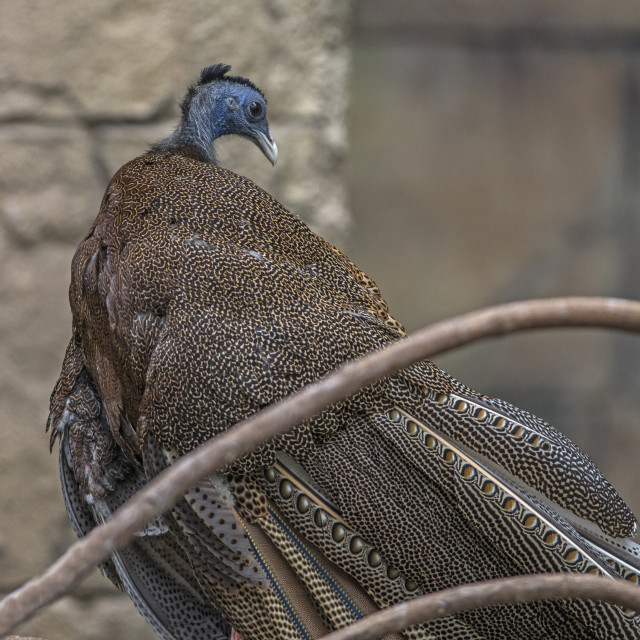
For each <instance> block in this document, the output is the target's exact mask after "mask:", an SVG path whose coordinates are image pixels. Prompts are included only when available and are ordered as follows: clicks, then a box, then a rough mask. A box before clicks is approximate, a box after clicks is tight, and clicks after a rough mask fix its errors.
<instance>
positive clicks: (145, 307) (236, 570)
mask: <svg viewBox="0 0 640 640" xmlns="http://www.w3.org/2000/svg"><path fill="white" fill-rule="evenodd" d="M229 71H230V67H229V66H228V65H223V64H216V65H212V66H210V67H207V68H205V69H203V70H202V72H201V74H200V76H199V78H198V80H197V81H196V82H195V83H194V84H193V85H192V86H191V87H190V88H189V89H188V91H187V93H186V95H185V97H184V98H183V100H182V102H181V116H180V121H179V123H178V125H177V127H176V129H175V131H174V132H173V133H172V134H171V135H170V136H169V137H168V138H166V139H164V140H162V141H160V142H158V143H156V144H154V145H152V146H151V148H150V149H149V150H148V151H146V152H145V153H143V154H142V155H140V156H139V157H137V158H135V159H133V160H131V161H130V162H128V163H126V164H125V165H124V166H122V167H121V168H120V169H119V170H118V171H117V172H116V174H115V175H114V176H113V178H112V180H111V181H110V183H109V185H108V186H107V188H106V192H105V194H104V197H103V200H102V203H101V206H100V210H99V213H98V216H97V218H96V220H95V222H94V223H93V225H92V226H91V229H90V230H89V232H88V233H87V235H86V236H85V237H84V239H83V240H82V241H81V242H80V245H79V246H78V249H77V251H76V253H75V255H74V258H73V261H72V269H71V271H72V278H71V285H70V290H69V299H70V305H71V310H72V316H73V322H72V337H71V339H70V342H69V345H68V347H67V350H66V353H65V356H64V359H63V364H62V370H61V373H60V377H59V379H58V381H57V382H56V384H55V386H54V389H53V392H52V395H51V403H50V413H49V419H48V425H47V428H48V429H49V430H50V434H51V439H50V446H51V448H53V447H54V443H55V442H56V441H57V440H59V441H60V445H59V468H60V477H61V484H62V492H63V496H64V501H65V505H66V509H67V512H68V515H69V518H70V520H71V523H72V525H73V527H74V529H75V532H76V534H77V535H78V536H84V535H86V534H87V533H88V532H89V531H91V530H92V529H93V528H95V527H96V526H98V525H99V524H100V523H102V522H104V521H105V520H106V519H108V518H109V517H110V515H111V514H112V513H113V512H114V511H115V510H116V509H117V508H118V507H120V506H121V505H122V504H124V503H125V502H126V500H127V499H128V498H129V497H130V496H131V495H133V494H134V493H135V492H136V491H137V490H139V489H140V488H141V487H143V486H144V485H145V484H146V483H147V482H148V481H149V479H150V478H153V477H154V476H155V475H157V474H158V473H160V472H161V471H163V470H164V469H166V468H169V467H171V465H172V464H174V463H175V461H176V460H178V459H179V458H180V457H181V456H183V455H185V454H187V453H189V452H190V451H192V450H194V449H195V448H196V447H197V446H199V445H200V444H202V443H203V442H205V441H207V440H209V439H210V438H212V437H214V436H216V435H217V434H220V433H222V432H224V431H226V430H227V429H229V428H230V427H231V426H232V425H234V424H236V423H238V422H239V421H241V420H243V419H245V418H247V417H249V416H251V415H253V414H254V413H256V412H257V411H259V410H261V409H262V408H264V407H267V406H269V405H272V404H273V403H275V402H277V401H278V400H280V399H282V398H284V397H286V396H288V395H290V394H291V393H293V392H295V391H297V390H299V389H301V388H302V387H304V386H305V385H308V384H310V383H313V382H314V381H316V380H318V379H320V378H322V377H323V376H325V375H327V374H328V373H329V372H330V371H332V370H333V369H335V368H336V367H338V366H339V365H341V364H342V363H344V362H346V361H348V360H352V359H354V358H358V357H360V356H363V355H364V354H367V353H369V352H371V351H374V350H377V349H381V348H384V347H386V346H388V345H391V344H393V343H395V342H397V341H399V340H403V339H404V338H405V336H406V332H405V330H404V328H403V326H402V325H401V324H400V322H398V321H397V320H396V319H395V318H394V317H393V316H392V315H391V313H390V311H389V308H388V305H387V304H386V302H385V300H384V298H383V297H382V295H381V292H380V290H379V288H378V287H377V285H376V284H375V282H374V280H372V279H371V278H370V277H369V276H368V275H366V274H365V273H364V272H363V271H361V270H360V269H359V268H358V267H357V266H356V265H355V264H354V263H353V262H352V261H351V260H350V259H349V258H348V257H347V256H346V255H345V254H344V253H343V252H342V251H341V250H340V249H338V248H336V247H335V246H333V245H332V244H330V243H329V242H328V241H326V240H325V239H323V238H322V237H320V236H319V235H317V234H315V233H314V232H312V231H311V230H310V229H309V228H308V227H307V226H306V225H305V224H304V223H303V222H302V221H301V220H299V219H298V218H297V217H296V216H295V215H293V214H292V213H290V212H289V211H288V210H287V209H286V208H285V207H284V206H283V205H282V204H280V203H279V202H278V201H277V200H276V199H275V198H273V197H272V196H271V195H269V194H268V193H267V192H266V191H264V190H263V189H261V188H260V187H259V186H257V185H256V184H254V183H253V182H252V181H251V180H249V179H247V178H245V177H242V176H240V175H237V174H235V173H233V172H231V171H229V170H227V169H224V168H222V167H220V166H218V163H217V160H216V155H215V150H214V142H215V140H217V138H219V137H221V136H224V135H236V136H240V137H244V138H246V139H248V140H250V141H252V142H253V143H255V144H256V145H257V146H258V148H259V149H260V150H261V151H262V153H263V154H264V155H265V157H266V158H267V159H268V160H269V161H270V162H271V163H273V164H275V162H276V160H277V157H278V148H277V145H276V143H275V141H274V138H273V136H272V135H271V132H270V129H269V125H268V121H267V103H266V100H265V97H264V94H263V93H262V91H261V90H260V89H258V87H257V86H256V85H255V84H254V83H253V82H251V81H250V80H248V79H246V78H243V77H239V76H232V75H229ZM636 526H637V525H636V519H635V517H634V515H633V513H632V512H631V510H630V509H629V507H628V506H627V505H626V504H625V502H624V501H623V499H622V498H621V497H620V496H619V494H618V493H617V492H616V490H615V489H614V488H613V486H612V485H611V484H609V482H608V481H607V480H606V479H605V478H604V477H603V475H602V474H601V472H600V471H599V470H598V469H597V468H596V466H595V465H594V463H593V462H592V461H591V460H590V459H589V457H588V456H587V455H586V454H584V453H583V452H582V451H581V450H580V449H579V448H578V447H577V446H576V445H574V444H573V443H572V442H571V441H570V440H568V439H567V438H566V437H565V436H563V435H562V434H561V433H560V432H558V431H557V430H556V429H554V428H553V427H552V426H550V425H549V424H548V423H547V422H545V421H544V420H542V419H539V418H537V417H535V416H534V415H532V414H531V413H529V412H527V411H524V410H521V409H518V408H517V407H515V406H513V405H511V404H509V403H507V402H505V401H502V400H499V399H496V398H492V397H489V396H486V395H484V394H482V393H478V392H475V391H473V390H471V389H470V388H468V387H466V386H465V385H464V384H462V383H461V382H459V381H457V380H456V379H454V378H453V377H452V376H450V375H449V374H447V373H446V372H444V371H443V370H441V369H440V368H438V367H437V365H435V364H434V363H432V362H431V361H428V360H424V361H421V362H419V363H417V364H415V365H413V366H411V367H409V368H407V369H405V370H403V371H401V372H399V373H397V374H394V375H390V376H388V377H386V378H384V379H382V380H379V381H377V382H376V383H373V384H371V385H369V386H368V387H366V388H364V389H362V390H360V391H359V392H357V393H355V394H353V395H352V396H350V397H349V398H347V399H346V400H344V401H342V402H339V403H337V404H334V405H332V406H330V407H328V408H326V409H325V410H324V411H322V412H321V413H320V414H319V415H317V416H315V417H314V418H312V419H309V420H307V421H305V422H303V423H302V424H300V425H298V426H297V427H296V428H294V429H293V430H292V431H290V432H289V433H286V434H283V435H280V436H278V437H276V438H275V439H273V440H272V441H270V442H268V443H267V444H264V445H262V446H261V447H259V448H258V449H256V450H254V451H252V452H251V453H249V454H246V455H245V456H243V457H242V458H240V459H239V460H237V461H235V462H234V463H232V464H231V465H229V466H228V467H226V468H225V469H224V470H223V471H221V472H219V473H216V474H213V475H211V476H209V477H206V478H203V479H202V480H201V481H199V482H198V483H197V484H196V485H195V486H193V487H192V488H191V489H190V490H189V491H187V492H186V493H185V494H184V496H183V498H182V499H181V500H180V501H179V502H178V503H177V504H176V505H175V506H174V507H173V508H172V509H170V510H169V511H168V512H167V513H165V514H162V515H160V516H158V517H157V518H156V519H155V520H154V521H153V522H151V523H150V524H149V525H148V526H147V527H146V528H145V529H144V530H142V531H139V532H138V534H137V536H136V538H135V540H134V542H132V543H130V544H129V545H128V546H127V547H125V548H124V549H121V550H118V551H116V552H114V553H113V554H112V556H111V557H110V559H108V560H107V561H105V562H104V564H103V565H102V566H101V569H102V571H103V572H104V573H105V575H106V576H107V577H108V578H109V579H110V580H111V581H112V582H113V583H114V584H116V586H118V587H120V588H122V589H124V590H125V591H126V592H127V593H128V594H129V596H130V597H131V599H132V600H133V601H134V604H135V605H136V606H137V608H138V609H139V611H140V612H141V613H142V615H143V616H144V617H145V618H146V619H147V621H148V622H149V623H150V624H151V625H152V626H153V628H154V630H155V631H156V633H157V635H158V636H159V637H160V638H163V639H165V640H178V639H180V640H192V639H196V638H198V639H200V638H208V639H220V640H222V639H227V638H230V637H232V636H236V634H240V635H241V636H242V637H243V638H244V639H245V640H252V639H256V640H271V639H273V640H307V639H311V638H319V637H322V636H323V635H325V634H326V633H328V632H329V631H331V630H333V629H337V628H340V627H343V626H345V625H347V624H349V623H351V622H353V621H355V620H358V619H359V618H362V617H363V616H366V615H367V614H369V613H372V612H374V611H377V610H379V609H382V608H385V607H388V606H391V605H393V604H396V603H399V602H403V601H406V600H408V599H412V598H415V597H417V596H418V595H421V594H425V593H430V592H434V591H438V590H441V589H445V588H448V587H453V586H456V585H459V584H465V583H472V582H478V581H481V580H488V579H494V578H500V577H505V576H512V575H521V574H522V575H526V574H532V573H539V572H576V573H584V574H601V575H605V576H609V577H611V578H613V579H625V580H629V581H632V582H635V583H638V581H639V578H640V546H638V545H637V544H636V543H635V542H633V540H632V538H633V536H634V534H635V531H636ZM385 637H387V638H393V639H396V640H397V639H398V638H409V639H420V638H423V639H427V638H437V639H439V640H459V639H465V640H492V639H498V638H499V639H501V640H502V639H518V640H535V639H543V638H544V639H545V640H548V639H552V640H553V639H558V640H560V639H562V640H567V639H569V640H571V639H575V640H578V639H580V640H583V639H587V638H593V639H595V638H598V639H604V638H607V639H608V638H611V639H614V638H615V639H620V638H635V637H640V622H639V621H638V618H637V617H636V614H635V613H634V612H632V611H627V610H623V609H621V608H619V607H616V606H613V605H610V604H606V603H600V602H583V601H577V600H566V601H553V602H552V601H541V602H533V603H520V604H508V605H501V606H492V607H489V608H485V609H479V610H475V611H468V612H465V613H459V614H457V615H452V616H449V617H446V618H443V619H441V620H437V621H433V622H428V623H423V624H417V625H413V626H412V627H409V628H407V629H405V630H404V631H402V632H400V633H397V634H391V635H388V636H385Z"/></svg>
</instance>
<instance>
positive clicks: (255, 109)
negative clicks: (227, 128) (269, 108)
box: [249, 102, 262, 118]
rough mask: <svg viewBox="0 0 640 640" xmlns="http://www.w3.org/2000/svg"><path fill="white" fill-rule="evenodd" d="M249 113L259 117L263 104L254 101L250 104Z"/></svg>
mask: <svg viewBox="0 0 640 640" xmlns="http://www.w3.org/2000/svg"><path fill="white" fill-rule="evenodd" d="M249 113H250V114H251V115H252V116H253V117H254V118H259V117H260V116H261V115H262V105H261V104H260V103H259V102H252V103H251V104H250V105H249Z"/></svg>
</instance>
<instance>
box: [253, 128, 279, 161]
mask: <svg viewBox="0 0 640 640" xmlns="http://www.w3.org/2000/svg"><path fill="white" fill-rule="evenodd" d="M254 133H255V137H254V138H253V140H254V142H255V143H256V144H257V145H258V147H259V148H260V151H262V153H264V155H265V156H266V157H267V160H268V161H269V162H270V163H271V164H275V163H276V162H277V161H278V145H277V144H276V142H275V140H274V139H273V136H272V135H271V132H270V131H269V129H267V132H266V133H264V132H263V131H259V130H255V131H254Z"/></svg>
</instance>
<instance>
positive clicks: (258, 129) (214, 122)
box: [155, 81, 278, 164]
mask: <svg viewBox="0 0 640 640" xmlns="http://www.w3.org/2000/svg"><path fill="white" fill-rule="evenodd" d="M228 135H237V136H242V137H244V138H247V139H248V140H251V141H252V142H253V143H254V144H256V145H257V146H258V148H259V149H260V150H261V151H262V153H264V155H265V156H266V157H267V159H268V160H269V162H271V164H275V163H276V160H277V159H278V147H277V145H276V143H275V142H274V140H273V137H272V136H271V132H270V131H269V124H268V122H267V103H266V101H265V99H264V98H263V97H262V95H261V94H260V93H259V92H258V91H256V90H255V89H254V88H252V87H249V86H246V85H244V84H240V83H234V82H229V81H222V82H211V83H209V84H205V85H202V86H200V87H198V88H197V90H196V92H195V94H194V95H193V97H192V99H191V102H190V104H189V109H188V113H186V114H184V115H183V118H182V120H181V122H180V124H179V125H178V127H177V129H176V130H175V131H174V133H173V134H172V135H171V136H170V137H169V138H167V139H166V140H163V141H162V142H161V143H159V144H158V145H156V147H155V148H157V149H158V150H160V151H174V152H175V151H177V150H179V149H180V148H185V147H192V148H195V149H197V150H198V151H199V152H200V154H201V156H202V158H203V160H204V161H205V162H209V163H211V164H216V157H215V150H214V146H213V143H214V141H215V140H217V139H218V138H220V137H222V136H228Z"/></svg>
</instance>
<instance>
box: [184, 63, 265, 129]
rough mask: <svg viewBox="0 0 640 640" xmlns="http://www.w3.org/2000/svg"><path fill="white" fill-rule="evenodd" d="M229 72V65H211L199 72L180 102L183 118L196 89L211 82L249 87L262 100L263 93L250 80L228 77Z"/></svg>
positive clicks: (240, 77) (187, 111)
mask: <svg viewBox="0 0 640 640" xmlns="http://www.w3.org/2000/svg"><path fill="white" fill-rule="evenodd" d="M230 70H231V65H230V64H222V63H218V64H212V65H211V66H210V67H205V68H204V69H203V70H202V71H201V72H200V79H199V80H198V82H197V83H196V84H194V85H192V86H190V87H189V89H188V90H187V94H186V95H185V97H184V98H183V99H182V102H181V103H180V108H181V110H182V114H183V116H185V117H186V116H187V115H188V113H189V106H190V105H191V100H192V99H193V96H194V95H195V93H196V91H197V90H198V87H201V86H203V85H206V84H209V83H211V82H228V83H235V84H243V85H245V86H247V87H251V88H252V89H254V90H255V91H257V92H258V93H259V94H260V95H261V96H262V97H263V98H264V93H262V91H261V90H260V89H259V88H258V87H256V85H255V84H253V82H251V80H248V79H247V78H243V77H242V76H228V75H227V73H228V72H229V71H230ZM265 101H266V98H265Z"/></svg>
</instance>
